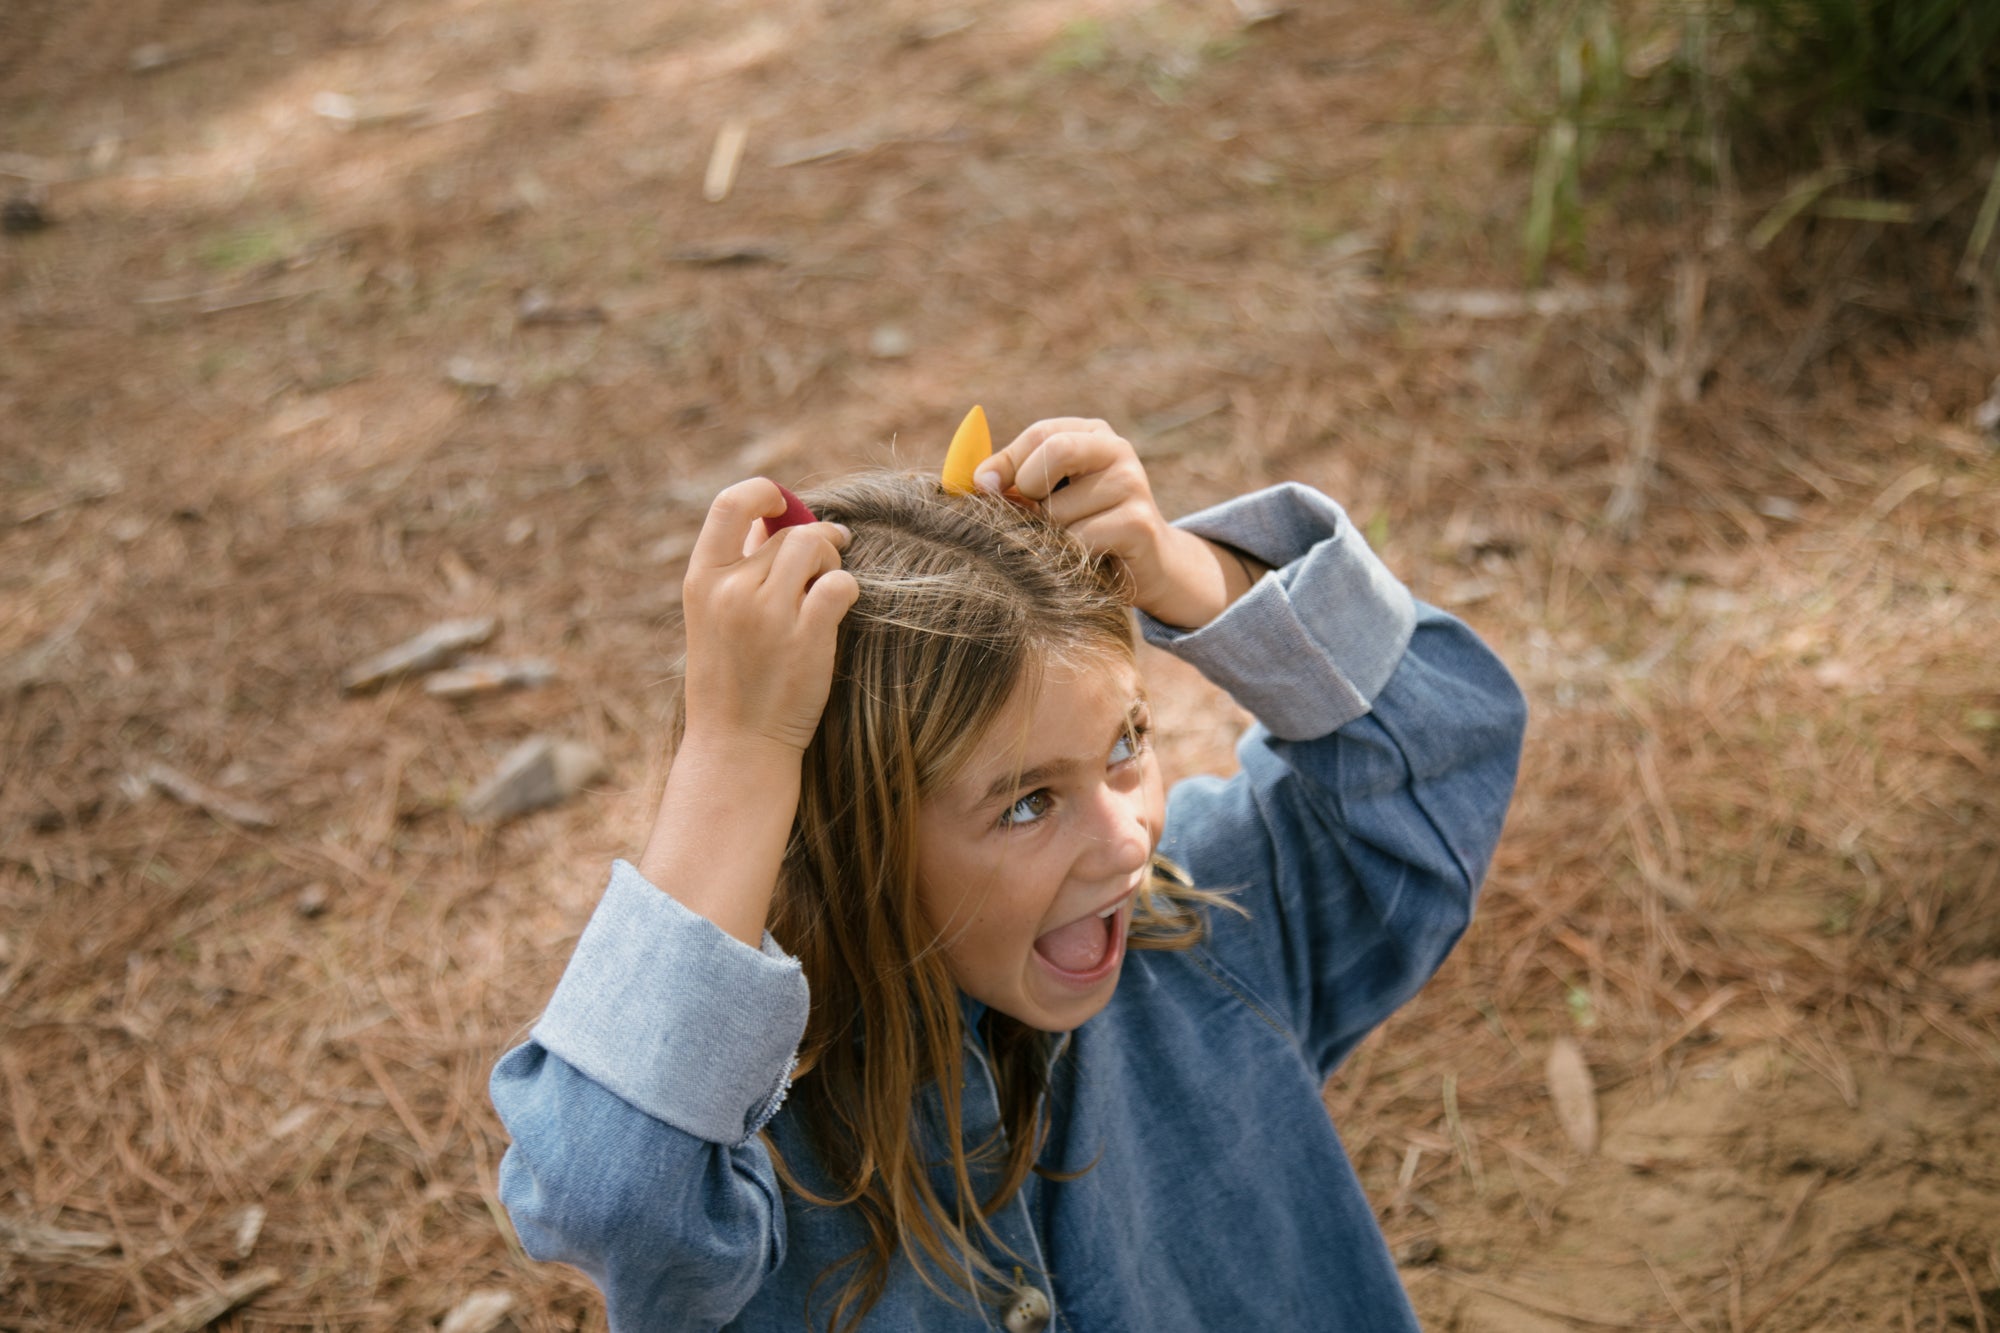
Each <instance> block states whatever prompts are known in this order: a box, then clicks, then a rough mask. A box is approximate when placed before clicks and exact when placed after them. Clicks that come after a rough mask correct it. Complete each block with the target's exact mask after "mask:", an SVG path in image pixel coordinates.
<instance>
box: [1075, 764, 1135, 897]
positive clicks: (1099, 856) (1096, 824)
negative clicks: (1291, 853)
mask: <svg viewBox="0 0 2000 1333" xmlns="http://www.w3.org/2000/svg"><path fill="white" fill-rule="evenodd" d="M1148 808H1149V799H1148V793H1147V790H1146V784H1145V783H1144V782H1143V781H1140V782H1130V783H1105V784H1103V785H1101V786H1099V787H1098V789H1097V799H1096V802H1095V809H1094V810H1093V811H1092V815H1093V818H1092V821H1091V824H1092V827H1091V830H1090V837H1091V842H1090V847H1089V850H1087V851H1086V852H1085V854H1084V855H1083V856H1082V857H1080V858H1079V859H1078V864H1077V872H1078V873H1079V874H1081V875H1085V876H1088V877H1090V878H1093V879H1117V878H1120V877H1122V876H1126V875H1133V874H1137V873H1138V872H1139V870H1140V869H1142V868H1143V867H1144V866H1145V864H1146V862H1147V861H1149V860H1151V859H1152V855H1153V830H1152V826H1151V824H1150V822H1149V821H1148V819H1147V810H1148Z"/></svg>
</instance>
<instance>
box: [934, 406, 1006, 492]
mask: <svg viewBox="0 0 2000 1333" xmlns="http://www.w3.org/2000/svg"><path fill="white" fill-rule="evenodd" d="M991 457H993V432H992V431H990V430H988V429H987V427H986V410H985V409H984V408H982V407H979V406H978V405H977V404H975V405H974V406H973V409H972V410H971V411H970V412H967V413H966V414H965V420H963V421H961V422H959V423H958V429H957V431H955V432H953V434H952V437H951V448H949V449H947V450H945V455H944V471H943V473H942V474H940V476H939V478H938V480H939V481H941V482H942V483H943V484H944V488H945V489H946V490H947V491H950V492H951V493H952V494H953V495H970V494H972V492H973V491H975V490H977V489H978V488H977V487H976V486H974V485H973V481H972V474H973V472H974V471H975V470H976V469H977V468H978V467H979V465H980V464H981V463H984V462H985V461H986V460H987V459H989V458H991Z"/></svg>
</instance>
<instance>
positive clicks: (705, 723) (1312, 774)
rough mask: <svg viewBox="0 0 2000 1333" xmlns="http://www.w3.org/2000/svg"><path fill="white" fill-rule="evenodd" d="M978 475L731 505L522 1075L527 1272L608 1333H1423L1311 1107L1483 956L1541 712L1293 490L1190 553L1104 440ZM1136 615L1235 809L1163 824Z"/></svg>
mask: <svg viewBox="0 0 2000 1333" xmlns="http://www.w3.org/2000/svg"><path fill="white" fill-rule="evenodd" d="M977 481H978V485H979V488H980V489H979V491H978V492H975V493H973V494H965V495H961V494H951V493H948V492H947V491H946V490H945V489H944V488H942V487H941V486H940V485H939V483H938V482H937V481H935V480H932V479H923V478H913V477H903V476H887V475H878V476H870V477H865V478H861V479H857V480H854V481H850V482H846V483H843V484H841V485H837V486H833V487H829V488H827V489H825V490H822V491H820V492H818V493H816V494H814V495H811V496H808V497H807V503H808V504H809V505H810V506H811V507H812V508H813V510H814V511H815V512H816V513H817V514H818V515H819V516H820V518H821V519H822V520H824V521H822V522H819V523H815V524H811V525H807V526H798V527H789V528H785V529H783V530H781V531H779V532H778V533H776V535H774V536H772V537H771V538H769V539H768V540H760V538H761V537H762V532H763V529H762V526H761V525H760V523H759V522H758V520H759V519H763V518H770V519H775V518H776V517H778V516H779V515H780V514H781V513H782V512H783V511H784V509H785V500H784V497H783V495H782V493H781V492H780V490H779V488H778V487H776V486H775V485H773V484H772V483H770V482H768V481H765V480H762V479H755V480H751V481H745V482H741V483H738V484H737V485H735V486H732V487H730V488H729V489H728V490H726V491H724V492H723V493H722V494H721V495H720V496H719V497H717V499H716V501H715V504H714V506H713V507H712V508H711V509H710V511H709V514H708V518H707V521H706V523H705V524H704V525H703V528H702V532H701V536H700V538H699V540H698V542H697V543H696V546H695V549H694V551H693V554H692V555H691V556H690V558H689V562H688V572H687V579H686V585H685V593H684V607H685V611H686V617H687V679H686V686H685V693H684V697H683V711H682V719H683V725H682V733H683V734H682V735H681V737H680V743H679V746H678V749H677V750H676V753H675V757H674V762H673V768H672V772H671V774H670V776H669V778H668V783H667V789H666V793H665V796H664V797H663V799H662V801H661V805H660V813H659V818H658V821H657V823H656V824H655V825H654V828H653V832H652V836H651V838H650V840H649V841H648V842H647V844H646V848H645V851H644V852H643V853H642V855H641V856H640V857H639V860H638V862H637V864H636V865H633V864H627V863H625V862H618V863H616V864H615V865H614V866H613V869H612V873H611V883H610V887H609V889H608V890H607V891H606V893H605V896H604V899H603V901H602V902H601V903H600V904H599V906H598V908H597V910H596V913H595V914H594V915H593V916H592V918H591V920H590V924H589V925H588V927H587V928H586V929H585V931H584V933H583V937H582V939H581V940H580V941H579V942H578V944H577V949H576V953H575V955H574V957H573V958H572V959H571V960H570V963H569V967H568V970H567V971H566V972H565V973H564V974H563V978H562V981H561V983H560V984H559V985H558V986H557V988H556V992H555V995H554V997H553V998H552V999H551V1000H550V1002H549V1005H548V1008H547V1010H546V1012H545V1013H544V1014H543V1015H542V1018H541V1020H540V1021H539V1022H538V1023H537V1024H536V1025H535V1027H534V1030H533V1034H532V1036H531V1038H530V1040H528V1041H527V1042H526V1043H525V1044H524V1045H522V1046H520V1047H518V1048H516V1049H515V1050H513V1051H511V1052H509V1053H508V1054H507V1056H506V1057H505V1058H504V1059H502V1060H501V1062H500V1064H499V1067H498V1068H497V1069H496V1070H495V1071H494V1075H493V1085H492V1091H493V1099H494V1102H495V1103H496V1105H497V1106H498V1107H499V1109H500V1112H501V1115H502V1117H503V1119H504V1120H505V1121H506V1124H507V1127H508V1130H509V1131H510V1133H511V1134H512V1135H513V1138H514V1143H513V1146H512V1147H511V1148H510V1149H509V1150H508V1152H507V1155H506V1158H505V1160H504V1161H503V1162H502V1164H501V1168H500V1191H501V1197H502V1199H503V1200H504V1201H505V1203H506V1205H507V1208H508V1210H509V1211H510V1213H511V1214H512V1216H513V1220H514V1224H515V1227H516V1228H517V1230H518V1231H519V1233H520V1237H521V1242H522V1244H523V1245H524V1246H525V1247H526V1248H527V1250H528V1252H529V1253H530V1254H532V1255H534V1256H535V1257H536V1258H540V1259H553V1260H561V1261H563V1262H566V1263H570V1264H574V1265H576V1266H577V1267H579V1268H581V1269H582V1270H583V1271H584V1272H586V1273H588V1274H589V1275H590V1277H591V1278H592V1279H593V1280H594V1281H595V1282H596V1283H597V1284H598V1286H599V1287H600V1288H601V1289H602V1290H603V1292H604V1295H605V1300H606V1302H607V1304H608V1306H609V1311H610V1320H611V1324H612V1327H613V1328H615V1329H647V1330H651V1329H714V1328H719V1327H723V1326H727V1327H729V1328H736V1329H760V1330H761V1329H771V1330H776V1329H786V1330H791V1329H800V1328H805V1327H808V1326H810V1327H813V1328H827V1327H832V1328H839V1329H846V1328H853V1327H858V1326H860V1325H861V1324H862V1323H863V1322H864V1321H865V1323H866V1325H867V1326H868V1327H871V1328H882V1329H889V1330H947V1329H950V1330H956V1329H983V1328H1006V1329H1010V1330H1038V1329H1043V1328H1053V1329H1065V1330H1071V1331H1072V1333H1103V1331H1106V1330H1128V1329H1129V1330H1202V1329H1246V1328H1247V1329H1283V1330H1319V1329H1326V1330H1354V1331H1356V1333H1383V1331H1385V1330H1399V1329H1404V1330H1408V1329H1414V1328H1415V1327H1416V1323H1415V1319H1414V1317H1413V1315H1412V1313H1411V1311H1410V1307H1409V1304H1408V1302H1407V1300H1406V1298H1405V1297H1404V1294H1403V1289H1402V1285H1401V1283H1400V1282H1399V1281H1398V1278H1397V1275H1396V1269H1395V1265H1394V1264H1393V1263H1392V1262H1391V1260H1390V1258H1389V1254H1388V1252H1387V1248H1386V1246H1385V1245H1384V1243H1383V1239H1382V1236H1381V1233H1380V1231H1379V1230H1378V1229H1377V1227H1376V1225H1375V1220H1374V1215H1373V1213H1372V1212H1371V1210H1370V1208H1369V1205H1368V1200H1367V1199H1366V1197H1365V1196H1364V1195H1363V1193H1362V1191H1361V1188H1360V1186H1359V1184H1358V1183H1357V1181H1356V1179H1355V1175H1354V1171H1353V1168H1352V1167H1351V1166H1350V1165H1349V1163H1348V1161H1347V1158H1346V1155H1345V1154H1344V1152H1343V1151H1342V1149H1341V1146H1340V1143H1339V1141H1338V1139H1337V1138H1336V1137H1335V1134H1334V1130H1333V1127H1332V1125H1331V1124H1329V1123H1328V1119H1327V1114H1326V1109H1325V1107H1324V1105H1323V1104H1322V1102H1321V1100H1320V1090H1321V1085H1322V1083H1323V1082H1324V1081H1325V1079H1326V1077H1327V1075H1328V1074H1329V1073H1330V1072H1331V1071H1332V1070H1333V1069H1334V1067H1335V1066H1336V1065H1338V1064H1339V1063H1340V1061H1341V1060H1342V1058H1343V1057H1344V1056H1346V1054H1347V1053H1348V1052H1349V1051H1350V1050H1352V1049H1353V1048H1354V1045H1355V1044H1356V1043H1357V1042H1358V1041H1360V1040H1361V1038H1362V1036H1363V1035H1364V1034H1366V1033H1367V1032H1368V1031H1369V1029H1371V1028H1373V1027H1374V1026H1375V1025H1376V1024H1377V1023H1379V1022H1381V1021H1382V1019H1383V1018H1384V1017H1385V1016H1386V1015H1388V1014H1389V1013H1390V1012H1391V1011H1392V1010H1393V1009H1395V1007H1396V1006H1397V1005H1399V1004H1401V1003H1402V1002H1403V1001H1404V1000H1406V999H1408V998H1409V997H1410V995H1411V994H1413V993H1414V992H1415V991H1416V989H1417V987H1418V986H1419V985H1421V984H1422V983H1423V981H1424V980H1425V979H1426V978H1427V977H1429V976H1430V974H1431V972H1432V971H1433V970H1434V969H1435V968H1436V967H1437V965H1438V963H1439V961H1440V960H1441V959H1442V958H1443V957H1444V955H1445V953H1446V952H1447V951H1448V950H1449V949H1450V948H1451V946H1452V944H1453V943H1454V942H1455V941H1456V940H1457V938H1458V936H1459V934H1460V933H1461V932H1462V931H1463V930H1464V928H1465V925H1466V921H1467V918H1468V916H1469V914H1470V911H1471V907H1472V899H1473V895H1474V893H1475V891H1476V889H1477V887H1478V884H1479V881H1480V878H1481V876H1482V875H1483V873H1484V871H1485V868H1486V864H1487V861H1488V858H1489V856H1490V854H1491V852H1492V850H1493V846H1494V843H1495V840H1496V839H1497V838H1498V837H1499V833H1500V826H1501V821H1502V818H1503V816H1504V814H1505V811H1506V808H1507V803H1508V800H1509V797H1510V795H1511V793H1512V789H1513V782H1514V770H1515V763H1516V759H1517V755H1518V751H1519V745H1520V737H1521V729H1522V725H1523V709H1522V703H1521V698H1520V695H1519V693H1518V691H1517V690H1516V689H1515V686H1514V683H1513V681H1512V680H1511V679H1510V678H1509V676H1508V674H1507V672H1506V670H1505V668H1503V667H1502V666H1501V665H1500V664H1499V662H1498V661H1497V660H1495V658H1494V657H1493V656H1492V655H1491V654H1490V653H1489V652H1488V651H1487V650H1486V649H1485V648H1484V647H1483V646H1482V645H1481V644H1480V643H1479V641H1478V640H1477V639H1476V638H1474V637H1473V635H1472V633H1471V632H1470V631H1469V630H1467V629H1466V628H1465V627H1464V626H1463V625H1461V624H1459V623H1458V622H1457V621H1455V620H1453V619H1451V618H1450V617H1448V616H1446V615H1443V614H1442V613H1440V612H1437V611H1433V610H1430V609H1428V608H1425V607H1423V606H1420V605H1418V604H1417V603H1415V602H1414V601H1413V600H1412V599H1411V597H1410V594H1409V592H1408V591H1407V590H1406V589H1405V588H1404V587H1403V585H1402V584H1401V583H1399V582H1398V581H1397V580H1396V579H1395V577H1394V576H1393V575H1391V574H1390V573H1389V572H1388V570H1387V569H1386V568H1384V566H1383V565H1382V564H1381V563H1380V561H1379V560H1377V559H1376V557H1375V556H1374V554H1373V553H1372V552H1370V551H1369V549H1368V547H1367V546H1366V544H1365V543H1364V542H1363V541H1362V538H1361V536H1360V534H1359V533H1358V532H1356V530H1355V529H1354V526H1353V525H1352V523H1351V522H1350V521H1349V520H1348V519H1347V517H1346V516H1345V515H1344V514H1343V513H1342V512H1341V510H1340V509H1339V507H1338V506H1336V505H1334V504H1333V503H1332V502H1331V501H1329V500H1327V499H1326V498H1325V497H1323V496H1321V495H1319V494H1318V493H1317V492H1315V491H1312V490H1309V489H1307V488H1305V487H1303V486H1299V485H1295V484H1294V485H1284V486H1279V487H1275V488H1273V489H1271V490H1268V491H1264V492H1260V493H1258V494H1254V495H1250V496H1246V497H1244V498H1242V499H1239V500H1236V501H1233V502H1231V503H1228V504H1225V505H1222V506H1219V507H1217V508H1215V509H1211V510H1208V511H1205V512H1203V513H1200V514H1196V515H1195V516H1194V517H1192V518H1189V519H1186V520H1184V521H1182V522H1181V523H1180V524H1178V525H1175V526H1169V525H1168V524H1167V523H1166V522H1165V521H1164V520H1163V519H1162V518H1161V517H1160V514H1159V511H1158V510H1157V508H1156V507H1155V506H1154V504H1153V500H1152V496H1151V491H1150V489H1149V487H1148V485H1147V481H1146V476H1145V472H1144V469H1143V468H1142V467H1141V465H1140V463H1139V461H1138V458H1137V456H1136V455H1135V454H1134V452H1133V450H1132V448H1131V446H1130V445H1129V444H1127V443H1126V442H1125V441H1124V440H1122V439H1120V438H1119V437H1118V436H1117V435H1116V434H1114V433H1112V431H1111V430H1110V429H1109V428H1108V427H1106V426H1105V425H1104V423H1102V422H1091V421H1080V420H1073V419H1062V420H1055V421H1045V422H1041V423H1039V424H1037V425H1035V426H1033V427H1030V428H1029V429H1028V430H1027V431H1026V432H1024V433H1023V434H1022V435H1021V436H1020V438H1019V439H1017V440H1015V441H1014V442H1013V443H1012V444H1011V445H1009V446H1008V447H1007V448H1006V449H1005V450H1003V451H1002V452H1000V453H998V454H996V455H994V456H993V458H992V460H991V461H990V462H989V463H987V464H986V465H985V466H984V467H983V468H982V469H981V472H980V474H979V475H978V478H977ZM1003 496H1004V497H1005V498H1003ZM1023 501H1025V502H1028V503H1023ZM1132 607H1136V608H1137V610H1138V612H1139V613H1140V614H1139V617H1138V620H1139V625H1140V627H1141V629H1142V630H1143V632H1144V634H1145V637H1146V638H1147V639H1148V641H1150V642H1152V643H1155V644H1157V645H1159V646H1161V647H1163V648H1165V649H1166V650H1168V651H1169V652H1172V653H1174V654H1176V655H1177V656H1179V657H1181V658H1182V659H1183V660H1186V661H1189V662H1192V663H1193V664H1195V665H1196V666H1197V667H1199V668H1200V669H1201V670H1202V671H1203V672H1204V673H1205V674H1206V675H1207V676H1208V677H1209V678H1210V679H1211V680H1214V681H1215V682H1217V683H1218V684H1220V685H1221V686H1223V687H1224V688H1225V689H1227V690H1229V691H1230V693H1231V694H1232V695H1233V696H1234V697H1235V698H1236V699H1237V700H1238V702H1240V703H1241V704H1242V705H1243V706H1244V707H1245V708H1247V709H1249V710H1250V711H1251V712H1252V713H1253V714H1254V715H1255V716H1256V718H1257V720H1258V724H1257V725H1256V726H1255V727H1253V728H1252V729H1251V730H1250V731H1249V733H1248V734H1247V735H1246V736H1245V738H1244V740H1243V742H1242V745H1241V747H1240V755H1241V759H1242V771H1241V772H1240V773H1239V774H1237V776H1235V777H1234V778H1231V779H1229V780H1227V781H1221V780H1217V779H1213V778H1198V779H1194V780H1191V781H1188V782H1185V783H1182V784H1180V785H1178V786H1177V787H1176V788H1175V789H1174V791H1173V793H1172V794H1171V796H1170V797H1169V796H1166V795H1164V794H1163V792H1162V788H1161V781H1160V774H1159V769H1158V765H1157V763H1156V761H1155V758H1154V755H1153V751H1152V748H1151V745H1150V743H1149V741H1148V734H1149V731H1150V728H1151V725H1152V723H1151V718H1150V714H1149V706H1148V703H1147V700H1146V694H1145V690H1144V687H1143V686H1142V684H1141V683H1140V680H1139V675H1138V672H1137V670H1136V667H1135V663H1134V644H1133V634H1132V616H1131V611H1130V609H1129V608H1132ZM1128 950H1131V951H1132V952H1129V953H1128ZM788 1094H789V1095H788Z"/></svg>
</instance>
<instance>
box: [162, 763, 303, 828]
mask: <svg viewBox="0 0 2000 1333" xmlns="http://www.w3.org/2000/svg"><path fill="white" fill-rule="evenodd" d="M142 776H143V777H144V779H145V781H146V783H147V785H149V786H151V787H152V788H153V789H154V790H155V791H160V792H164V793H165V794H166V795H168V796H171V797H173V798H174V799H175V800H176V801H179V802H180V803H181V804H182V805H191V806H193V807H195V808H196V809H198V810H206V811H208V813H210V814H212V815H214V816H216V817H217V818H219V819H226V820H228V821H229V822H230V823H232V824H240V825H242V826H243V827H244V828H270V827H271V826H272V825H274V824H276V823H277V822H278V821H277V820H276V818H274V817H273V816H272V814H271V812H270V811H268V810H266V809H265V808H264V807H263V806H261V805H258V804H256V803H255V802H254V801H246V800H243V799H241V798H240V797H235V796H231V795H228V794H227V793H225V792H219V791H217V790H216V789H215V788H213V787H210V786H208V785H206V784H204V783H200V782H197V781H195V780H194V779H193V778H191V777H189V776H188V775H187V774H185V773H183V772H181V771H180V770H179V769H177V768H174V767H172V766H171V765H168V764H162V763H159V762H157V761H156V762H154V763H151V764H148V765H146V770H145V773H144V774H143V775H142Z"/></svg>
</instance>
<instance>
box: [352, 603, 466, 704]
mask: <svg viewBox="0 0 2000 1333" xmlns="http://www.w3.org/2000/svg"><path fill="white" fill-rule="evenodd" d="M498 628H499V622H498V621H496V620H495V619H494V618H493V617H492V616H473V617H470V618H468V619H464V620H446V621H441V622H440V623H438V624H436V625H433V626H431V627H430V628H429V629H427V630H425V631H424V632H423V633H422V634H419V635H417V636H416V637H415V638H412V639H406V640H404V641H403V642H402V643H399V644H397V645H396V646H395V647H394V648H390V649H388V650H387V651H385V652H380V653H377V654H375V656H373V657H371V658H368V659H367V660H366V661H364V662H360V663H358V664H356V665H354V666H352V667H349V668H348V669H347V672H346V673H345V674H344V675H342V676H341V678H340V684H341V688H342V689H344V690H346V691H347V692H348V693H349V694H359V693H361V692H362V691H364V690H372V689H375V688H376V687H378V686H380V685H383V684H385V683H387V682H388V681H391V680H395V679H397V678H398V677H401V676H408V675H411V674H413V673H416V672H420V671H429V670H431V669H433V668H435V667H441V666H443V665H445V663H447V662H449V661H450V660H451V659H452V658H453V657H455V656H457V655H458V654H459V653H461V652H463V651H464V650H465V649H467V648H474V647H477V646H478V645H480V644H482V643H485V642H486V641H487V640H488V639H490V638H492V637H493V634H494V631H495V630H497V629H498Z"/></svg>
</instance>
